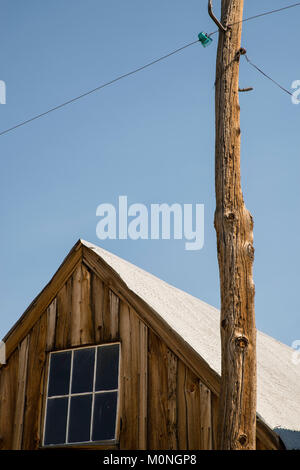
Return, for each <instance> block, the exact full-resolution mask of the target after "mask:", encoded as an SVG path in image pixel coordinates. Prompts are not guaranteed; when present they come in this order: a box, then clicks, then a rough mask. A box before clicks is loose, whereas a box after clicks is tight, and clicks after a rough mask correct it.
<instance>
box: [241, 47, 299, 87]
mask: <svg viewBox="0 0 300 470" xmlns="http://www.w3.org/2000/svg"><path fill="white" fill-rule="evenodd" d="M245 59H246V60H247V62H248V64H250V65H251V66H252V67H254V68H255V69H256V70H257V71H258V72H259V73H261V74H262V75H264V77H266V78H268V79H269V80H271V82H273V83H274V84H275V85H277V86H278V87H279V88H281V90H283V91H285V92H286V93H288V94H289V95H291V96H292V95H293V94H292V93H291V92H290V91H289V90H287V89H286V88H284V87H283V86H282V85H280V84H279V83H278V82H276V81H275V80H274V79H273V78H271V77H270V76H269V75H267V74H266V73H265V72H264V71H263V70H261V69H260V68H259V67H257V65H255V64H254V63H253V62H251V60H250V59H249V57H248V56H247V54H245Z"/></svg>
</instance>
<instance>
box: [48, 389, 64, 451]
mask: <svg viewBox="0 0 300 470" xmlns="http://www.w3.org/2000/svg"><path fill="white" fill-rule="evenodd" d="M67 413H68V398H52V400H48V403H47V417H46V430H45V445H49V444H64V443H65V440H66V424H67Z"/></svg>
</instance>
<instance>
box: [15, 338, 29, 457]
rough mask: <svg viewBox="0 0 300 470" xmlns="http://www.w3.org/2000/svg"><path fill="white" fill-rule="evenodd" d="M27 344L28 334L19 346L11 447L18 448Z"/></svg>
mask: <svg viewBox="0 0 300 470" xmlns="http://www.w3.org/2000/svg"><path fill="white" fill-rule="evenodd" d="M28 346H29V336H26V337H25V338H24V339H23V341H22V343H21V344H20V347H19V363H18V381H17V399H16V410H15V419H14V429H13V441H12V449H13V450H20V449H21V447H22V437H23V422H24V407H25V393H26V380H27V364H28Z"/></svg>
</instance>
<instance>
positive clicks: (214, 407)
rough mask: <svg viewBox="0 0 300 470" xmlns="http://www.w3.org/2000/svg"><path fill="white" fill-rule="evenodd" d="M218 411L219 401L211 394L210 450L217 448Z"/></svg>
mask: <svg viewBox="0 0 300 470" xmlns="http://www.w3.org/2000/svg"><path fill="white" fill-rule="evenodd" d="M218 411H219V399H218V397H217V396H216V395H215V394H214V393H211V421H212V426H211V427H212V448H213V450H217V448H218V442H217V441H218Z"/></svg>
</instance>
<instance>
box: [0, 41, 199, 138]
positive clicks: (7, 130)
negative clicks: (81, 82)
mask: <svg viewBox="0 0 300 470" xmlns="http://www.w3.org/2000/svg"><path fill="white" fill-rule="evenodd" d="M196 42H199V40H198V39H197V41H193V42H190V43H189V44H186V45H185V46H182V47H180V48H179V49H176V50H175V51H172V52H170V53H169V54H166V55H164V56H162V57H159V58H158V59H156V60H153V61H152V62H149V63H148V64H146V65H143V66H142V67H139V68H138V69H135V70H132V71H131V72H128V73H125V74H123V75H120V76H119V77H117V78H114V79H113V80H110V81H109V82H106V83H103V84H102V85H100V86H98V87H96V88H93V89H92V90H89V91H87V92H85V93H82V94H81V95H78V96H76V97H75V98H72V99H70V100H68V101H65V102H64V103H61V104H59V105H58V106H54V108H51V109H48V110H47V111H45V112H43V113H40V114H37V115H36V116H34V117H32V118H30V119H27V120H26V121H22V122H20V123H19V124H16V125H15V126H13V127H10V128H9V129H5V130H4V131H2V132H0V136H1V135H3V134H6V133H7V132H10V131H13V130H14V129H17V128H18V127H21V126H25V124H28V123H29V122H32V121H35V120H36V119H39V118H41V117H43V116H46V114H49V113H52V112H53V111H56V110H57V109H60V108H63V107H64V106H67V105H68V104H70V103H74V101H77V100H80V99H81V98H84V97H85V96H88V95H91V94H92V93H95V92H96V91H99V90H101V89H102V88H105V87H107V86H108V85H112V84H113V83H115V82H118V81H119V80H122V79H123V78H126V77H129V76H130V75H133V74H135V73H137V72H140V71H141V70H144V69H146V68H147V67H150V66H151V65H154V64H156V63H157V62H160V61H161V60H164V59H167V58H168V57H170V56H172V55H174V54H177V53H178V52H180V51H182V50H183V49H186V48H187V47H190V46H192V45H193V44H196Z"/></svg>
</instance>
